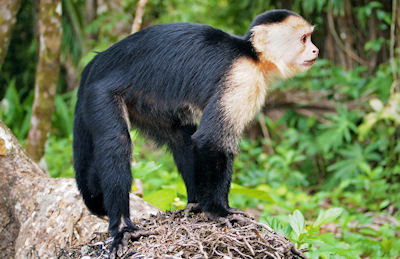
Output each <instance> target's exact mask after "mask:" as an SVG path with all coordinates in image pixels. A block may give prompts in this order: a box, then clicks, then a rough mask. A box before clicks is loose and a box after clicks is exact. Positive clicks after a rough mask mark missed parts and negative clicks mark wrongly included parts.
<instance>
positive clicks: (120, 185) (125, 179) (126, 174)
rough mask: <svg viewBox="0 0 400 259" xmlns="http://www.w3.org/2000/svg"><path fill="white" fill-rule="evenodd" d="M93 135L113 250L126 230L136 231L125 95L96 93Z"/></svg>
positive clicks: (91, 115)
mask: <svg viewBox="0 0 400 259" xmlns="http://www.w3.org/2000/svg"><path fill="white" fill-rule="evenodd" d="M87 108H88V109H87V110H88V113H89V114H88V116H87V117H89V118H90V122H89V123H90V124H89V125H90V127H91V129H92V130H91V132H92V135H93V156H94V164H95V165H96V169H97V174H98V179H99V182H100V183H99V186H98V188H100V189H101V190H102V193H103V198H104V208H105V210H106V212H107V216H108V218H109V230H110V231H111V235H112V237H113V238H114V240H113V242H112V245H111V250H114V249H115V248H118V247H119V245H120V244H121V242H122V238H123V233H125V232H131V231H136V230H138V228H137V227H136V226H134V225H133V224H132V221H131V219H130V213H129V191H130V189H131V185H132V175H131V167H130V161H131V153H132V147H131V139H130V135H129V128H128V125H127V121H126V120H125V117H124V113H123V107H122V106H121V99H120V98H119V97H116V96H113V95H111V94H109V93H99V92H98V93H96V94H95V95H93V96H92V99H91V100H90V103H88V105H87Z"/></svg>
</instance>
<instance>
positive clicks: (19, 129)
mask: <svg viewBox="0 0 400 259" xmlns="http://www.w3.org/2000/svg"><path fill="white" fill-rule="evenodd" d="M25 95H28V96H27V97H25V98H23V96H25ZM32 103H33V92H32V91H30V92H28V89H27V88H23V89H22V91H18V90H17V88H16V86H15V80H12V81H11V82H10V84H9V85H8V88H7V90H6V93H5V95H4V98H3V99H2V100H1V101H0V119H1V120H2V121H3V122H4V123H5V124H6V125H7V126H8V127H9V128H10V129H11V130H12V132H13V133H14V135H15V136H16V137H17V138H18V139H19V140H24V139H25V138H26V137H27V135H28V131H29V124H30V118H31V113H32Z"/></svg>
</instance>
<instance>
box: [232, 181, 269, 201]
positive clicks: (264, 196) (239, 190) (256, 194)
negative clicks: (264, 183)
mask: <svg viewBox="0 0 400 259" xmlns="http://www.w3.org/2000/svg"><path fill="white" fill-rule="evenodd" d="M230 193H231V194H234V193H235V194H244V195H247V196H250V197H253V198H256V199H259V200H261V201H266V202H271V203H276V201H275V199H274V198H273V197H272V196H271V195H270V194H269V193H268V192H266V191H262V190H257V189H250V188H246V187H242V186H240V185H237V184H233V185H232V188H231V191H230Z"/></svg>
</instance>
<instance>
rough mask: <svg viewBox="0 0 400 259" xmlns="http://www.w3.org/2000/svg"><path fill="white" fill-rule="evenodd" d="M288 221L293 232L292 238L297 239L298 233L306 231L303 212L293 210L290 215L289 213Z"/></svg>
mask: <svg viewBox="0 0 400 259" xmlns="http://www.w3.org/2000/svg"><path fill="white" fill-rule="evenodd" d="M289 223H290V226H291V227H292V229H293V232H294V239H295V240H298V239H299V237H300V235H301V234H303V233H305V232H306V230H305V223H306V222H305V220H304V217H303V214H302V213H301V212H300V211H299V210H295V211H294V212H293V214H292V215H289Z"/></svg>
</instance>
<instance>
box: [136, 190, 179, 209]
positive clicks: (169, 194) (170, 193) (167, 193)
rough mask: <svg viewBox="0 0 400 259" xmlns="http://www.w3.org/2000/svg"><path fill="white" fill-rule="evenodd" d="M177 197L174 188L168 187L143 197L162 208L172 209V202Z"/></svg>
mask: <svg viewBox="0 0 400 259" xmlns="http://www.w3.org/2000/svg"><path fill="white" fill-rule="evenodd" d="M175 198H176V191H175V190H174V189H170V188H166V189H162V190H158V191H155V192H152V193H150V194H148V195H145V196H144V197H143V199H144V200H145V201H147V202H149V203H151V204H153V205H154V206H156V207H157V208H160V209H161V210H169V209H171V206H172V203H173V202H174V200H175Z"/></svg>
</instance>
